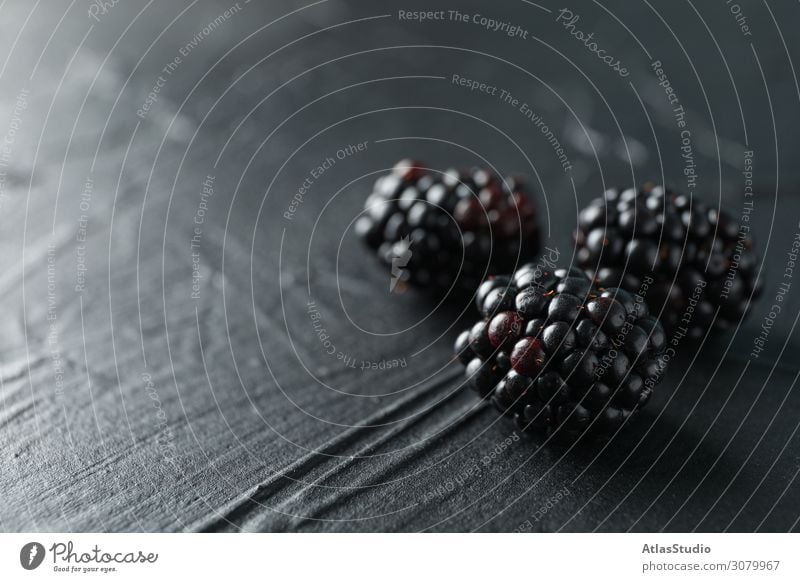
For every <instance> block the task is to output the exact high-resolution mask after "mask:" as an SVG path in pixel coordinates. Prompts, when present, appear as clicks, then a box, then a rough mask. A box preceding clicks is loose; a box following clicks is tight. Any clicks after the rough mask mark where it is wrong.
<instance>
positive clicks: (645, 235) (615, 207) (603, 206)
mask: <svg viewBox="0 0 800 582" xmlns="http://www.w3.org/2000/svg"><path fill="white" fill-rule="evenodd" d="M575 239H576V246H577V253H576V258H577V262H578V264H579V265H580V266H581V267H582V268H583V269H585V271H586V273H587V275H589V276H590V277H592V278H594V280H595V281H596V283H597V284H598V285H600V286H606V287H622V288H625V289H627V290H629V291H632V292H639V291H640V290H642V293H643V294H644V295H645V298H646V300H647V303H648V305H649V307H650V310H651V312H652V313H654V314H659V317H660V319H661V322H662V323H663V325H664V327H665V329H666V330H667V331H668V332H670V333H672V332H674V331H675V330H677V329H678V328H681V327H682V328H685V329H686V333H687V335H688V336H689V337H691V338H693V339H699V338H701V337H703V335H704V334H705V332H706V331H708V329H709V327H711V326H712V321H713V322H714V323H713V325H714V327H715V328H720V329H724V328H728V327H730V326H731V325H736V324H737V323H738V322H739V321H740V320H741V319H742V318H743V316H744V315H745V313H746V310H747V307H748V305H749V302H750V299H751V298H753V299H754V298H756V297H757V296H758V295H759V294H760V292H761V286H760V284H759V282H758V280H757V277H756V271H757V266H758V261H757V259H756V256H755V254H754V252H753V242H752V239H751V238H750V236H749V234H748V232H747V231H745V230H744V229H742V230H740V229H739V226H738V224H737V223H736V221H735V220H734V219H733V218H732V217H731V216H730V215H729V214H727V213H726V212H721V211H719V210H718V209H717V208H716V207H712V206H710V205H708V204H704V203H703V202H700V201H698V200H696V199H692V198H690V197H689V196H685V195H682V194H677V193H675V192H671V191H669V190H666V189H664V188H663V187H661V186H654V185H653V184H646V185H645V186H644V187H643V188H642V189H641V190H639V191H638V192H637V191H636V190H634V189H630V190H625V191H623V192H620V191H618V190H615V189H612V190H608V191H607V192H605V194H604V195H603V196H602V197H600V198H597V199H595V200H593V201H592V202H591V203H589V205H588V206H587V207H585V208H584V209H583V210H582V211H581V212H580V214H579V217H578V229H577V231H576V236H575ZM648 277H651V278H652V284H650V285H648V288H647V289H646V292H645V290H643V288H642V283H647V281H648ZM717 310H719V313H718V315H717V317H716V320H714V315H715V313H716V312H717Z"/></svg>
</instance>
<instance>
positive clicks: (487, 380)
mask: <svg viewBox="0 0 800 582" xmlns="http://www.w3.org/2000/svg"><path fill="white" fill-rule="evenodd" d="M476 303H477V304H478V308H479V310H480V312H481V314H482V315H483V320H481V321H479V322H478V323H476V324H475V325H474V326H473V327H472V328H471V329H469V330H466V331H464V332H462V333H461V335H459V336H458V339H457V340H456V344H455V351H456V354H457V356H458V358H459V360H460V361H461V362H462V363H463V364H464V365H465V366H466V376H467V384H468V385H469V386H470V387H471V388H472V389H473V390H475V391H476V392H477V393H478V394H479V395H480V396H481V397H488V398H491V400H492V402H493V403H494V405H495V406H496V407H497V408H498V409H499V410H500V411H501V412H502V413H504V414H508V415H510V416H513V417H514V418H515V420H516V421H517V423H518V425H519V427H520V428H521V429H523V430H528V431H532V432H535V433H538V434H540V435H545V436H550V435H554V436H557V437H568V438H577V437H579V436H581V435H583V434H584V433H587V432H589V433H592V434H593V435H595V436H598V435H599V436H602V435H609V434H612V433H614V432H615V431H616V430H617V429H619V428H620V427H621V426H622V425H623V424H624V423H625V422H626V421H627V420H628V418H629V417H630V416H631V415H632V414H634V413H635V412H636V411H637V410H638V409H639V408H640V407H642V406H643V405H644V404H645V403H646V402H647V401H648V399H649V398H650V395H651V393H652V390H653V388H654V387H655V386H656V385H657V384H658V383H659V382H660V380H661V377H662V375H663V371H664V370H663V368H664V360H662V359H661V355H662V353H663V351H664V348H665V345H666V334H665V333H664V330H663V328H662V327H661V324H660V323H659V322H658V321H657V320H656V319H655V318H654V317H652V316H650V315H649V312H648V309H647V305H646V303H645V302H644V300H643V299H642V298H641V297H639V296H637V295H633V294H631V293H628V292H627V291H624V290H622V289H617V288H609V289H601V288H598V287H596V286H595V285H594V284H593V283H592V282H591V281H590V280H589V279H588V278H586V276H585V275H584V274H583V272H581V271H580V270H578V269H570V270H569V271H566V270H558V271H554V272H553V271H549V270H547V269H544V268H542V267H540V266H537V265H533V264H527V265H524V266H522V267H521V268H520V269H519V270H518V271H517V272H516V273H515V274H514V275H513V277H495V278H493V279H490V280H488V281H487V282H485V283H483V284H482V285H481V286H480V287H479V289H478V292H477V294H476Z"/></svg>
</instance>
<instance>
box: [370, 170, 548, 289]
mask: <svg viewBox="0 0 800 582" xmlns="http://www.w3.org/2000/svg"><path fill="white" fill-rule="evenodd" d="M364 208H365V210H364V214H363V215H362V216H361V217H360V218H359V219H358V220H357V221H356V226H355V228H356V232H357V234H358V235H359V236H360V237H361V238H362V239H363V240H364V241H365V243H366V244H367V245H368V246H369V247H370V248H372V249H373V250H375V251H376V252H377V254H378V256H379V257H380V259H381V260H382V261H383V262H384V263H386V264H387V265H389V266H390V267H391V269H392V283H391V286H390V291H393V290H394V289H395V288H396V287H397V286H398V285H399V286H401V287H402V286H405V284H406V283H411V284H413V285H418V286H420V287H423V288H427V289H431V290H433V291H434V292H435V293H436V294H438V295H443V294H446V293H448V292H449V291H450V290H451V289H452V291H453V292H455V293H456V294H458V295H471V294H472V293H474V291H475V288H476V287H477V286H478V283H480V281H482V280H483V279H484V278H485V277H486V276H487V275H491V274H495V273H500V272H508V271H511V270H512V269H514V267H515V265H516V264H518V263H519V262H521V261H525V260H527V259H530V258H531V257H533V256H535V255H536V254H537V253H538V252H539V230H538V225H537V221H536V212H535V209H534V206H533V200H532V196H531V195H530V194H529V193H527V192H526V189H525V186H524V184H523V183H522V182H521V181H520V180H519V179H517V178H507V179H505V180H501V179H500V178H499V177H497V176H496V175H494V174H492V173H491V172H488V171H487V170H484V169H479V168H474V169H472V170H470V171H468V172H459V171H456V170H448V171H446V172H445V173H444V174H439V173H433V172H431V171H428V170H427V169H425V168H424V167H422V165H421V164H420V163H418V162H413V161H410V160H402V161H400V162H398V163H397V164H396V165H395V167H394V169H393V170H392V172H391V173H390V174H388V175H386V176H383V177H381V178H379V179H378V181H377V182H376V183H375V187H374V190H373V192H372V194H371V195H370V196H369V197H368V198H367V200H366V203H365V206H364Z"/></svg>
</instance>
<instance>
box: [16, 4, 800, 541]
mask: <svg viewBox="0 0 800 582" xmlns="http://www.w3.org/2000/svg"><path fill="white" fill-rule="evenodd" d="M417 4H419V3H417ZM424 4H425V6H429V7H430V9H431V10H439V9H443V10H446V9H448V8H451V7H450V6H449V5H444V4H442V3H439V2H427V3H424ZM458 4H459V5H461V6H462V8H461V9H460V10H461V11H462V12H463V13H464V14H466V15H467V21H466V22H463V21H460V20H458V19H456V20H451V19H449V14H447V15H446V20H442V21H439V20H433V21H429V22H414V21H409V20H402V19H401V18H400V15H399V11H400V10H412V9H416V7H415V6H409V5H407V4H405V3H403V2H395V1H391V2H378V3H376V2H349V3H347V4H345V3H343V2H334V1H333V0H331V1H327V2H326V1H322V2H317V3H316V4H313V5H308V6H305V5H303V4H302V3H290V2H285V1H280V2H269V3H263V4H260V3H256V2H253V3H245V2H244V1H243V0H241V1H240V2H239V3H238V4H234V3H226V2H216V1H215V2H209V1H205V2H203V1H199V2H187V1H186V0H181V1H180V2H168V3H167V2H161V3H158V2H152V3H147V2H144V1H134V2H128V1H126V2H124V3H118V4H116V5H113V6H112V5H111V3H107V7H106V8H104V9H100V8H99V4H94V3H90V2H88V1H85V0H82V1H80V2H77V3H75V2H73V3H72V4H69V5H67V4H66V3H61V2H55V1H53V0H44V1H41V2H36V3H33V2H23V1H21V0H19V1H16V0H11V1H6V2H3V3H2V4H0V67H2V69H0V136H4V137H5V142H4V144H5V145H4V147H3V150H2V156H1V157H0V171H2V174H0V179H1V180H2V181H1V182H0V185H1V187H2V190H0V222H2V229H0V243H2V249H3V252H2V253H0V297H2V301H3V303H2V304H3V307H4V313H5V316H4V317H3V318H2V320H1V321H0V326H2V333H0V354H2V356H0V374H1V375H0V379H1V380H2V382H1V383H0V490H2V491H3V493H4V495H3V502H2V503H0V529H2V530H5V531H19V530H36V531H53V530H55V531H183V530H190V531H194V530H203V531H218V530H230V531H237V530H240V529H245V530H258V531H261V530H263V531H417V530H434V531H471V530H482V531H512V530H517V529H523V530H529V531H555V530H565V531H592V530H601V531H627V530H635V531H658V530H667V531H685V530H694V529H697V530H700V531H722V530H732V531H754V530H759V531H787V530H798V529H800V528H799V527H798V519H799V518H800V484H799V483H798V481H797V473H798V468H799V467H800V459H799V458H798V450H799V449H798V444H800V439H798V436H797V434H796V433H797V428H798V418H800V398H799V397H798V390H797V389H796V385H795V382H796V380H797V375H798V371H800V367H799V366H798V363H797V356H796V354H797V350H798V335H797V332H796V331H795V325H796V322H797V316H798V305H800V289H797V288H795V286H796V285H792V286H790V287H789V288H788V290H787V292H786V293H785V295H784V296H783V301H780V302H777V301H776V296H777V295H778V294H779V285H780V284H781V283H782V282H787V281H789V282H791V278H787V277H785V274H786V271H785V268H786V267H787V264H789V261H790V257H789V255H788V252H789V251H790V250H791V245H792V241H793V240H794V238H795V235H796V233H797V231H798V220H800V197H798V195H797V188H798V184H800V170H799V168H798V164H797V162H796V152H797V151H798V148H800V131H798V111H800V108H799V107H798V106H800V91H798V85H797V78H796V76H795V72H794V67H793V64H794V63H793V61H797V60H798V59H800V45H798V43H797V40H796V35H795V34H793V32H794V31H793V29H792V28H791V27H792V24H793V23H796V22H797V21H798V18H799V17H800V7H798V5H797V4H796V3H791V2H778V3H770V7H769V8H767V5H766V3H759V2H740V5H741V11H742V13H741V15H742V17H745V16H746V20H742V18H740V19H739V20H738V21H737V18H736V15H734V14H732V13H731V12H730V10H729V8H728V7H727V6H726V5H725V3H723V2H715V3H708V4H706V3H702V4H701V3H698V2H695V3H692V2H685V3H684V2H677V3H669V6H668V7H665V6H656V5H655V4H656V3H652V4H653V5H652V6H651V5H649V4H648V3H646V2H643V3H635V4H636V6H632V5H631V4H634V3H630V2H623V1H621V0H618V1H616V2H610V1H609V2H604V3H598V2H575V3H573V6H572V8H571V10H572V12H573V18H574V15H577V16H579V19H578V20H572V25H571V27H569V28H568V27H565V26H564V24H565V22H564V21H565V20H566V18H562V20H561V21H558V18H559V13H558V10H559V9H560V6H557V5H556V4H554V3H552V2H550V1H549V0H543V1H542V2H540V3H538V4H533V3H528V2H523V1H509V2H504V3H494V4H492V5H487V4H485V3H478V2H465V3H462V2H459V3H458ZM659 4H661V3H659ZM475 15H483V16H485V17H486V18H491V19H494V20H495V21H496V22H497V24H496V25H494V24H491V23H489V22H488V21H487V22H484V21H482V20H481V19H480V17H478V18H473V17H474V16H475ZM561 16H562V17H565V16H566V15H561ZM744 26H746V27H748V28H743V27H744ZM512 27H517V28H516V29H513V28H512ZM576 31H580V32H582V33H583V34H584V35H588V34H589V33H594V36H593V39H594V42H596V43H597V44H596V45H592V44H591V42H592V39H589V40H586V38H585V36H584V40H583V41H581V40H580V39H579V38H578V37H577V36H578V35H577V34H573V33H576ZM595 50H604V51H606V52H605V53H602V54H603V55H610V56H612V57H613V59H612V60H613V61H617V60H618V61H619V62H620V66H618V67H617V69H619V68H620V67H624V68H625V69H626V71H627V75H622V74H620V73H621V71H620V70H614V67H613V66H607V65H606V64H605V63H604V62H603V61H601V59H600V58H599V57H598V54H597V53H596V52H595ZM654 61H660V62H661V66H662V67H663V69H664V71H665V72H666V74H667V77H668V80H669V83H670V86H671V87H672V89H673V90H674V91H675V93H676V94H677V96H678V99H679V101H678V102H677V104H675V103H673V104H670V102H669V101H668V94H667V92H666V91H665V88H664V86H660V85H659V80H658V79H657V78H656V74H655V73H654V71H653V67H652V65H651V64H652V63H653V62H654ZM454 74H457V75H459V76H460V77H463V78H467V79H470V80H477V81H479V83H481V82H482V83H486V84H487V88H486V89H485V90H483V91H481V90H480V89H478V90H474V91H471V90H469V89H468V88H466V87H464V86H459V85H457V84H454V83H453V82H452V77H453V75H454ZM489 87H497V88H498V89H497V90H496V91H492V90H491V89H490V88H489ZM503 91H505V93H503ZM492 93H494V94H492ZM502 95H511V97H510V98H509V99H508V100H506V99H505V98H504V97H501V96H502ZM513 99H517V100H518V102H517V103H516V104H515V103H514V102H513ZM523 103H524V104H527V105H528V106H529V107H528V109H529V110H531V111H533V112H535V113H536V118H535V119H531V118H530V117H529V116H528V115H526V114H525V112H524V111H525V109H524V108H522V107H521V105H522V104H523ZM676 105H680V106H681V107H683V110H684V111H685V121H686V123H687V126H686V128H685V129H687V130H688V131H689V132H690V133H689V135H690V143H691V156H690V157H688V158H687V157H686V156H682V153H685V151H684V152H682V151H681V146H682V145H684V144H683V142H682V137H681V131H682V128H679V127H678V121H679V120H678V117H677V116H676V114H675V111H674V108H675V107H676ZM537 120H538V124H537ZM543 125H544V126H546V129H547V130H551V131H552V136H553V138H554V139H557V140H558V142H557V143H556V144H554V142H553V141H552V139H550V138H549V136H548V133H547V131H546V130H544V129H543ZM357 144H364V146H362V148H361V149H360V150H359V148H358V147H355V148H354V147H352V146H357ZM557 147H561V148H563V151H564V152H565V156H566V159H567V161H568V165H569V169H565V167H564V164H563V163H562V162H563V159H562V160H561V161H560V160H559V157H558V153H557V151H556V149H557ZM746 151H753V152H754V154H753V158H754V170H753V172H754V176H753V179H754V181H755V185H756V196H755V197H754V199H753V200H754V204H753V207H752V210H751V211H750V214H749V215H748V216H749V217H750V222H749V224H750V225H751V227H752V229H753V233H754V235H755V237H756V239H757V242H758V244H759V247H760V249H761V250H762V252H763V255H764V268H765V271H764V282H765V292H764V297H763V299H762V300H761V301H760V302H759V303H757V304H756V305H754V306H753V309H752V316H751V317H750V319H748V320H747V321H746V322H744V323H743V324H742V325H741V326H740V327H739V328H738V329H737V330H736V331H735V333H731V334H727V335H724V334H723V335H714V336H710V337H709V338H708V339H707V341H706V342H705V343H704V344H703V345H701V346H698V345H688V344H687V345H681V346H680V349H679V352H680V353H679V357H678V359H677V362H676V365H674V366H673V367H672V369H671V371H670V373H669V375H668V376H667V378H666V380H665V382H664V384H663V385H662V387H661V389H660V391H659V392H658V394H657V396H656V397H655V398H654V400H653V401H652V402H651V406H650V407H649V408H648V409H647V410H646V411H645V412H644V413H643V414H642V415H641V416H640V417H639V418H638V419H637V420H636V422H635V423H632V424H631V426H630V427H629V429H628V430H627V431H626V432H625V433H624V434H622V435H620V436H619V438H617V439H615V440H614V441H612V442H610V443H608V444H607V445H604V446H603V445H596V446H583V447H579V448H566V447H553V446H546V447H543V446H540V444H539V443H537V442H535V441H532V440H530V439H528V438H527V437H524V436H523V437H520V436H519V435H518V434H517V433H515V432H514V427H513V426H512V425H510V424H508V423H507V422H506V421H504V420H503V419H499V418H497V416H496V414H495V412H494V411H493V410H492V409H491V407H489V406H487V405H484V404H482V403H481V402H480V401H479V400H477V399H476V398H474V397H473V395H472V394H471V393H468V392H466V391H465V390H464V389H463V387H462V386H461V376H460V372H459V369H458V367H457V366H456V365H455V364H453V363H450V355H451V345H452V341H453V339H454V337H455V335H456V334H457V331H458V330H460V329H461V328H463V327H465V326H466V325H467V324H468V322H469V321H470V320H471V318H472V317H473V315H472V312H471V311H470V309H471V308H470V307H469V306H466V305H447V306H437V305H435V304H432V303H431V302H430V301H429V300H427V299H426V298H425V297H424V295H421V294H419V293H415V292H409V293H405V294H402V295H396V294H392V295H389V294H388V293H387V290H388V283H389V273H388V272H386V271H384V270H382V269H381V268H380V267H378V266H377V264H376V262H374V261H372V260H371V257H369V256H368V254H367V253H366V252H365V251H364V250H363V249H362V248H361V246H360V245H359V244H358V241H356V240H355V239H354V236H353V232H352V228H351V225H352V221H353V220H354V218H355V217H356V216H357V214H358V212H359V211H360V209H361V205H362V204H363V199H364V196H365V194H366V192H367V190H368V188H369V185H370V183H371V182H372V180H374V177H375V175H376V174H377V173H380V172H381V171H383V170H385V169H386V168H387V167H389V166H390V165H391V164H392V163H393V162H394V161H395V160H396V159H398V158H400V157H403V156H406V155H413V156H414V157H416V158H419V159H422V160H425V161H426V162H427V163H429V164H430V165H431V166H432V167H436V168H445V167H448V166H450V165H456V166H469V165H471V164H477V163H490V164H492V165H494V166H495V167H497V168H498V169H499V170H500V171H502V172H505V173H508V172H521V173H524V174H528V175H530V176H532V177H533V180H534V184H535V185H536V189H537V203H538V205H539V208H540V211H541V216H542V226H543V229H544V232H545V233H546V236H547V242H548V244H549V245H550V246H552V247H557V248H559V249H560V250H561V251H562V255H561V256H562V260H563V261H564V262H566V263H568V262H569V260H570V255H571V252H570V232H571V230H572V228H573V226H574V224H575V215H576V210H577V207H578V206H579V205H580V204H583V203H585V202H586V201H588V200H589V199H591V198H592V197H594V196H596V195H597V194H598V193H599V192H600V191H602V189H603V188H604V187H605V186H607V185H611V184H623V185H629V184H633V183H638V182H641V181H643V180H645V179H656V180H659V181H661V180H662V176H663V177H664V179H665V180H666V181H667V182H668V183H670V184H672V185H674V186H675V187H678V188H685V187H687V185H688V181H687V180H688V177H687V176H686V175H685V174H684V170H685V169H686V168H691V171H692V172H694V173H695V175H696V176H697V184H698V185H697V187H696V189H694V193H695V195H696V196H698V197H699V198H702V199H704V200H707V201H709V202H717V201H720V200H721V201H722V203H723V204H724V205H726V206H728V207H730V208H731V209H732V211H733V212H734V214H741V212H742V209H743V208H744V206H743V202H744V200H745V199H744V198H743V196H742V191H743V188H744V185H745V184H744V180H745V178H744V177H743V175H742V169H743V165H744V158H745V152H746ZM329 158H330V159H331V160H332V163H331V162H326V160H328V159H329ZM304 182H305V183H306V184H307V186H308V187H307V188H306V193H305V195H304V196H303V197H302V198H295V194H296V193H297V192H298V189H299V187H300V186H301V185H302V184H303V183H304ZM776 303H779V304H780V306H781V312H780V313H779V314H777V316H776V317H775V318H774V319H771V320H770V321H771V322H773V324H772V325H771V327H769V333H768V334H767V335H766V336H765V337H766V338H767V339H766V342H765V344H766V345H765V347H764V350H763V352H762V353H761V354H760V355H759V357H757V358H755V357H753V356H752V354H751V352H752V350H753V346H754V340H755V339H757V338H758V337H759V336H760V334H762V324H763V323H764V320H765V318H767V317H768V316H769V313H770V311H774V310H773V309H772V307H771V306H772V305H773V304H776ZM464 311H466V313H464ZM329 352H331V353H329ZM363 362H367V363H368V364H366V365H365V364H363ZM392 362H395V363H397V362H402V364H401V365H396V366H394V367H392ZM387 363H388V364H387ZM362 368H363V369H362Z"/></svg>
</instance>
